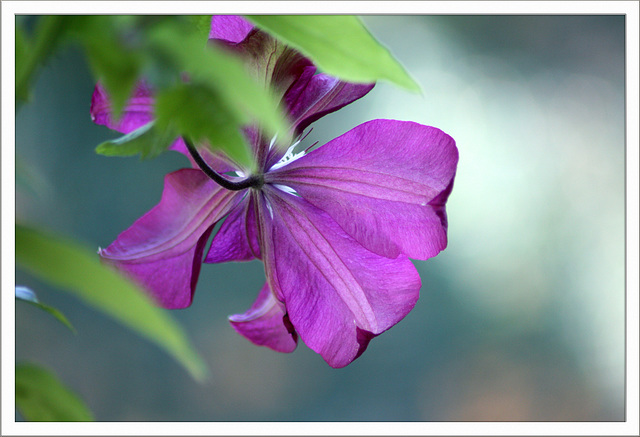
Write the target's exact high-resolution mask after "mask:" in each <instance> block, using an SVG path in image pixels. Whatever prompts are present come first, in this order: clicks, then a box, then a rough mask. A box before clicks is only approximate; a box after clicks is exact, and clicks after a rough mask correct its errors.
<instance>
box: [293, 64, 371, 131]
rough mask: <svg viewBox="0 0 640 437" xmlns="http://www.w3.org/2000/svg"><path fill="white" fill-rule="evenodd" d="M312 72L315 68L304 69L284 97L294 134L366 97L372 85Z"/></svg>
mask: <svg viewBox="0 0 640 437" xmlns="http://www.w3.org/2000/svg"><path fill="white" fill-rule="evenodd" d="M315 72H316V69H315V67H307V68H306V69H305V71H304V73H303V74H302V75H301V76H300V78H299V79H298V80H297V81H296V82H295V83H294V84H293V85H292V86H291V88H289V89H288V90H287V93H286V95H285V97H284V102H285V104H286V106H287V108H288V110H289V114H290V116H291V118H292V120H293V125H294V126H295V129H296V133H300V132H302V131H303V130H304V129H305V128H306V127H307V126H309V125H310V124H311V123H313V122H314V121H316V120H318V119H319V118H321V117H323V116H325V115H327V114H329V113H331V112H334V111H337V110H338V109H340V108H342V107H344V106H346V105H348V104H350V103H352V102H354V101H355V100H358V99H359V98H361V97H363V96H365V95H366V94H367V93H368V92H369V91H371V90H372V89H373V87H374V86H375V84H373V83H371V84H360V83H350V82H343V81H341V80H340V79H338V78H336V77H333V76H329V75H326V74H324V73H320V74H315Z"/></svg>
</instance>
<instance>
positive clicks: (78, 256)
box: [16, 225, 207, 380]
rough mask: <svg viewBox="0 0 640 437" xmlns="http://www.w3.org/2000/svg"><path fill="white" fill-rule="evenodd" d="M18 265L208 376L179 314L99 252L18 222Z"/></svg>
mask: <svg viewBox="0 0 640 437" xmlns="http://www.w3.org/2000/svg"><path fill="white" fill-rule="evenodd" d="M16 263H17V265H18V266H19V267H21V268H23V269H24V270H26V271H29V272H30V273H32V274H34V275H35V276H38V277H40V278H41V279H42V280H44V281H47V282H50V283H51V284H53V285H56V286H57V287H59V288H61V289H63V290H65V291H69V292H71V293H73V294H75V295H76V296H77V297H79V298H80V299H82V300H83V301H84V302H86V303H87V304H89V305H92V306H93V307H95V308H97V309H99V310H101V311H103V312H105V313H106V314H109V315H110V316H112V317H114V318H115V319H116V320H118V321H120V322H121V323H123V324H124V325H125V326H128V327H129V328H131V329H133V330H134V331H136V332H138V333H139V334H141V335H143V336H144V337H146V338H148V339H150V340H151V341H153V342H155V343H156V344H158V345H159V346H160V347H162V348H163V349H165V350H166V351H167V352H168V353H169V354H171V355H172V356H174V357H175V358H176V359H177V360H178V361H179V362H180V363H182V364H183V365H184V366H185V367H186V368H187V369H188V370H189V371H190V372H191V374H192V375H193V376H194V377H195V378H196V379H198V380H202V379H204V377H205V376H206V372H207V371H206V367H205V365H204V363H203V361H202V360H201V359H200V357H199V356H198V355H197V353H196V352H195V351H194V349H193V348H192V347H191V345H190V344H189V342H188V340H187V338H186V336H185V334H184V332H183V331H182V329H181V328H180V326H179V325H178V324H177V323H176V322H175V321H174V320H173V318H171V317H170V316H169V315H168V314H167V312H166V311H165V310H162V309H160V308H158V307H157V306H155V305H154V304H153V303H152V301H151V299H150V298H149V297H148V296H147V295H146V294H145V293H144V292H142V291H141V290H140V289H139V288H138V287H136V286H134V285H133V284H132V283H131V282H130V281H128V280H127V279H125V278H124V277H123V276H121V275H120V274H118V273H116V272H115V271H113V270H112V269H110V268H108V267H107V266H105V265H103V264H101V263H100V261H99V259H98V256H97V255H96V254H95V251H91V250H88V249H86V248H84V247H82V246H80V245H78V244H77V243H75V242H72V241H69V240H65V239H61V238H58V237H54V236H52V235H48V234H45V233H42V232H39V231H36V230H34V229H30V228H27V227H25V226H21V225H16Z"/></svg>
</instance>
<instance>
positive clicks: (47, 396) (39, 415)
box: [16, 364, 93, 422]
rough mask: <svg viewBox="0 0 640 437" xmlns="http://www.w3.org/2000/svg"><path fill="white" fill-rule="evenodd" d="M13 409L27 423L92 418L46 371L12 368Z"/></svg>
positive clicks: (38, 368) (31, 368) (87, 410)
mask: <svg viewBox="0 0 640 437" xmlns="http://www.w3.org/2000/svg"><path fill="white" fill-rule="evenodd" d="M16 408H17V409H18V411H19V412H20V414H22V416H23V417H24V418H25V419H26V420H28V421H37V422H87V421H92V420H93V414H92V413H91V411H89V409H88V408H87V407H86V406H85V404H84V403H83V402H82V401H81V400H80V398H79V397H78V396H77V395H76V394H75V393H74V392H72V391H71V390H69V389H68V388H67V387H65V386H64V385H63V384H62V383H61V382H60V381H59V380H58V378H56V376H55V375H53V374H52V373H50V372H49V371H47V370H45V369H43V368H41V367H38V366H35V365H32V364H19V365H16Z"/></svg>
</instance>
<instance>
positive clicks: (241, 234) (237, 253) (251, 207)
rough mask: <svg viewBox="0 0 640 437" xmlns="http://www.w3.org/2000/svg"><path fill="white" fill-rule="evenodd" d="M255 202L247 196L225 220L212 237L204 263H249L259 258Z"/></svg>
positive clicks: (251, 197)
mask: <svg viewBox="0 0 640 437" xmlns="http://www.w3.org/2000/svg"><path fill="white" fill-rule="evenodd" d="M257 232H258V230H257V227H256V215H255V201H254V200H253V195H251V194H249V195H247V197H246V198H245V199H244V200H243V202H242V203H240V204H239V205H238V206H236V207H235V208H234V209H233V211H231V212H230V213H229V215H228V216H227V217H226V218H225V220H224V222H223V223H222V226H220V230H219V231H218V233H217V234H216V235H215V237H213V241H212V242H211V247H210V248H209V253H208V254H207V257H206V258H205V260H204V262H206V263H221V262H228V261H250V260H252V259H254V258H259V257H260V246H259V243H258V234H257Z"/></svg>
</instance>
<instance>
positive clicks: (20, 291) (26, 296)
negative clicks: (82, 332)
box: [16, 286, 76, 334]
mask: <svg viewBox="0 0 640 437" xmlns="http://www.w3.org/2000/svg"><path fill="white" fill-rule="evenodd" d="M16 299H19V300H22V301H23V302H27V303H30V304H31V305H34V306H36V307H38V308H40V309H41V310H43V311H46V312H48V313H49V314H51V315H52V316H53V317H55V318H56V319H58V321H60V322H61V323H62V324H64V325H65V326H66V327H67V328H69V329H70V330H71V331H72V332H73V333H74V334H75V332H76V329H75V328H74V327H73V325H72V324H71V323H70V322H69V320H68V319H67V318H66V317H65V316H64V314H62V313H61V312H60V311H58V310H57V309H55V308H53V307H50V306H49V305H45V304H43V303H42V302H40V301H39V300H38V297H37V296H36V294H35V293H34V292H33V290H31V289H29V288H27V287H20V286H16Z"/></svg>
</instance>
